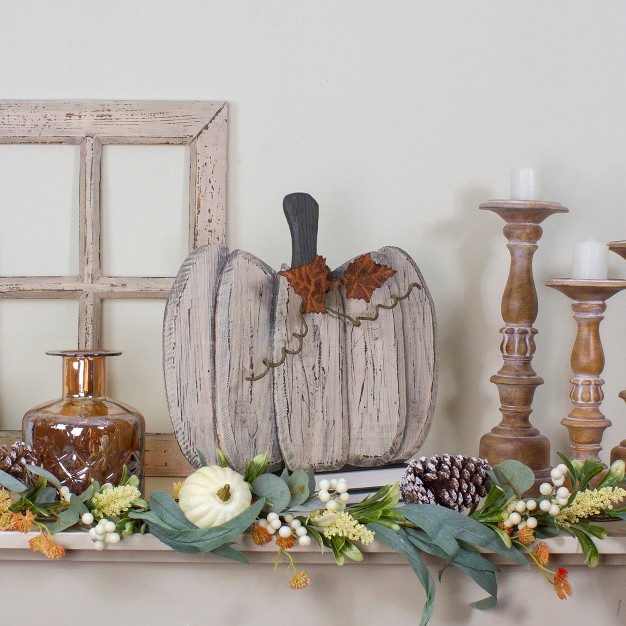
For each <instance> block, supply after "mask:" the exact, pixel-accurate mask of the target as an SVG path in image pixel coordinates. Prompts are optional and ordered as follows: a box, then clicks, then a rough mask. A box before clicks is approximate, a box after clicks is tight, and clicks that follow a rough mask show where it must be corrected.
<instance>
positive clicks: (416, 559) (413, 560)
mask: <svg viewBox="0 0 626 626" xmlns="http://www.w3.org/2000/svg"><path fill="white" fill-rule="evenodd" d="M367 528H369V530H371V531H373V532H374V534H375V535H376V539H377V540H378V541H381V542H382V543H384V544H385V545H387V546H389V547H390V548H391V549H392V550H394V551H395V552H397V553H398V554H401V555H402V556H404V557H405V558H406V560H407V561H408V562H409V564H410V565H411V567H412V569H413V571H414V572H415V574H416V576H417V578H418V580H419V581H420V583H421V585H422V587H423V588H424V591H425V592H426V603H425V604H424V609H423V611H422V620H421V622H420V626H425V625H426V624H428V622H429V620H430V618H431V616H432V613H433V608H434V601H435V581H434V580H433V577H432V575H431V573H430V572H429V571H428V568H427V567H426V566H425V565H424V562H423V561H422V559H421V557H420V554H419V552H418V551H417V550H416V548H415V546H414V545H413V544H412V543H411V542H410V541H409V539H408V538H407V535H406V532H405V531H404V529H400V530H399V531H397V532H396V531H393V530H390V529H389V528H387V527H386V526H381V525H380V524H367Z"/></svg>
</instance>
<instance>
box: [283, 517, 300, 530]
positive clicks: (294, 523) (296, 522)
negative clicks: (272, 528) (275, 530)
mask: <svg viewBox="0 0 626 626" xmlns="http://www.w3.org/2000/svg"><path fill="white" fill-rule="evenodd" d="M292 517H293V516H292ZM285 521H288V520H285ZM289 526H291V527H292V528H293V529H294V530H295V529H296V528H298V527H300V526H302V522H301V521H300V520H299V519H292V520H291V524H289Z"/></svg>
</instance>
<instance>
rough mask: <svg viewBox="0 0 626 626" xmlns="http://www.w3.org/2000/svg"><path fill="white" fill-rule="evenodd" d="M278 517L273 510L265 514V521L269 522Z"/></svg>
mask: <svg viewBox="0 0 626 626" xmlns="http://www.w3.org/2000/svg"><path fill="white" fill-rule="evenodd" d="M275 519H278V513H276V512H275V511H272V512H271V513H268V514H267V521H268V522H271V521H272V520H275Z"/></svg>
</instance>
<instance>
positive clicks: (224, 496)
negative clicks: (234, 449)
mask: <svg viewBox="0 0 626 626" xmlns="http://www.w3.org/2000/svg"><path fill="white" fill-rule="evenodd" d="M219 456H220V466H213V468H211V471H203V468H204V469H205V470H206V469H207V464H206V462H205V461H204V459H203V458H202V457H201V455H199V458H200V460H201V463H202V466H203V467H201V468H200V470H198V471H197V472H195V473H194V474H192V475H191V476H190V477H188V478H187V480H186V481H185V482H184V483H178V484H176V485H174V493H173V494H172V495H169V494H167V493H165V492H163V491H155V492H153V493H152V495H151V497H150V499H149V500H148V501H146V500H144V499H143V498H142V496H141V493H140V492H139V489H138V480H137V478H136V477H135V476H129V475H128V474H127V472H126V471H124V473H123V476H122V479H121V481H120V483H119V484H117V485H112V484H110V483H107V484H104V485H100V484H99V483H97V482H93V483H92V484H91V485H90V486H89V488H88V489H86V490H85V491H84V492H83V493H81V494H73V493H70V492H69V490H68V489H67V488H66V487H63V486H62V485H61V483H60V482H59V481H58V479H57V478H56V477H55V476H53V475H52V474H51V473H50V472H49V471H47V470H46V469H45V468H42V467H38V466H36V465H29V464H26V466H25V470H26V472H27V479H25V480H20V479H18V478H16V477H14V476H12V475H10V474H9V473H6V472H4V471H0V485H1V487H0V530H5V531H18V532H30V531H34V530H35V529H37V530H38V531H39V533H38V534H37V535H35V536H34V537H33V538H31V539H30V541H29V545H30V547H31V548H32V549H33V550H34V551H37V552H41V553H42V554H43V555H45V556H46V557H48V558H51V559H54V558H60V557H62V556H63V555H64V553H65V549H64V548H63V547H62V546H59V545H57V544H56V543H55V542H54V534H55V533H59V532H63V531H69V530H74V531H82V532H84V533H85V534H86V536H88V537H89V539H90V540H91V541H92V542H93V546H94V548H95V549H97V550H103V549H106V547H107V545H108V544H116V543H119V542H120V541H121V540H122V539H123V538H124V537H126V536H129V535H132V534H135V533H146V532H149V533H151V534H152V535H154V536H155V537H156V538H157V539H159V540H160V541H162V542H163V543H165V544H167V545H168V546H170V547H172V548H173V549H174V550H177V551H179V552H191V553H208V552H211V553H213V554H216V555H218V556H221V557H224V558H227V559H232V560H235V561H239V562H242V563H247V562H248V559H247V557H246V556H245V554H243V553H242V552H241V551H240V550H237V549H236V548H235V547H233V545H232V544H233V543H235V542H237V540H240V539H241V537H242V536H243V535H244V534H247V535H249V536H251V538H252V540H253V541H254V542H255V543H256V544H258V545H263V544H269V543H270V542H274V544H275V545H276V562H275V565H274V567H275V569H276V568H278V567H279V565H281V563H282V564H284V565H286V566H287V567H288V569H289V572H290V578H289V582H288V584H289V586H290V587H291V588H293V589H304V588H306V587H308V586H309V585H310V584H311V582H312V581H311V577H310V576H309V574H308V572H307V571H306V570H299V569H298V567H297V565H296V558H295V557H296V556H297V552H298V546H303V547H306V546H309V545H311V544H312V543H313V542H315V543H316V544H317V546H318V547H319V549H320V550H321V551H322V552H328V553H330V554H332V556H333V558H334V560H335V562H336V563H337V565H343V564H344V562H345V559H350V560H353V561H362V560H364V559H365V558H366V557H367V551H366V550H365V551H364V550H362V547H363V546H367V545H368V544H370V543H372V542H373V541H374V540H376V541H380V542H382V543H384V544H386V545H387V546H388V547H389V548H391V549H392V550H394V551H395V552H397V553H399V554H401V555H402V556H404V557H405V558H406V560H407V561H408V563H409V564H410V566H411V568H412V569H413V571H414V572H415V574H416V576H417V579H418V581H419V583H420V584H421V585H422V587H423V588H424V590H425V592H426V603H425V605H424V607H423V611H422V620H421V624H427V623H428V621H429V620H430V617H431V615H432V612H433V609H434V601H435V579H434V578H433V575H432V574H431V572H430V570H429V569H428V568H427V566H426V565H425V563H424V559H423V557H424V554H428V555H431V556H432V557H435V559H436V560H437V561H439V562H440V564H441V570H440V572H439V577H440V578H441V576H442V575H443V573H444V571H445V570H446V569H447V568H448V567H449V566H453V567H456V568H457V569H459V570H460V571H462V572H463V573H465V574H467V575H468V576H470V577H471V578H472V579H473V580H474V581H475V582H476V584H477V585H478V586H479V587H481V588H482V589H483V590H484V591H485V592H486V593H487V596H486V597H485V598H484V599H483V600H480V601H478V602H475V603H473V605H472V606H474V607H475V608H477V609H488V608H491V607H493V606H495V605H496V603H497V580H496V573H497V571H498V569H497V568H496V566H495V565H494V564H493V563H492V562H491V561H489V560H488V559H487V558H485V556H484V552H482V551H485V550H486V551H488V552H492V553H496V554H499V555H501V556H503V557H505V558H506V559H508V560H509V561H511V562H512V563H514V564H517V565H519V566H520V567H525V568H530V567H531V566H535V567H536V568H537V569H538V570H539V571H540V572H541V574H542V575H543V576H544V577H545V578H546V580H547V581H548V582H549V583H550V584H551V585H553V586H554V589H555V592H556V595H557V596H558V597H559V598H561V599H566V598H567V597H568V596H569V595H571V594H572V587H571V584H570V582H569V580H568V572H567V570H566V569H565V568H558V569H556V570H552V569H550V567H549V559H550V555H549V552H548V548H547V546H546V544H545V543H544V542H543V541H542V539H544V538H546V537H551V536H555V535H558V534H569V535H571V536H573V537H575V538H576V539H577V541H578V542H579V543H580V546H581V548H582V551H583V553H584V556H585V561H586V563H587V565H589V567H595V566H596V565H597V564H598V562H599V552H598V549H597V546H596V544H595V541H594V540H595V539H603V538H604V537H605V536H606V531H605V530H604V529H603V528H602V527H600V526H598V525H597V524H595V523H594V519H597V518H598V516H603V517H604V518H605V519H615V518H621V519H626V507H622V508H619V507H617V504H618V503H620V502H623V501H624V499H625V498H626V490H624V489H623V487H622V486H623V484H624V462H623V461H617V462H615V463H614V464H613V465H612V466H611V468H610V469H609V470H608V472H606V473H605V475H604V476H603V477H602V479H601V480H598V477H599V475H600V474H601V473H602V472H603V471H605V468H604V466H603V465H602V464H601V463H600V462H599V461H597V460H595V459H587V460H586V461H585V462H581V461H570V460H569V459H567V458H566V457H564V456H563V455H559V456H560V458H561V460H562V463H561V464H560V465H559V466H557V467H556V468H554V470H552V474H551V482H546V483H544V484H542V485H541V486H540V492H541V496H540V497H524V496H523V494H525V493H526V492H528V491H529V490H530V489H531V488H532V487H533V484H534V475H533V472H532V471H531V470H530V469H529V468H528V467H526V466H525V465H523V464H522V463H520V462H518V461H513V460H510V461H505V462H503V463H501V464H499V465H497V466H495V467H494V468H493V469H491V470H488V471H487V470H485V472H486V476H487V477H486V479H485V488H486V490H487V492H486V497H484V498H482V499H481V500H479V501H476V500H478V499H471V502H473V503H474V504H473V505H472V506H471V507H470V508H469V509H467V510H465V511H460V510H455V509H458V508H460V503H462V501H463V499H462V498H459V499H458V500H454V499H452V500H451V499H450V498H449V497H443V499H442V502H443V504H439V503H427V504H424V503H415V504H413V503H404V502H402V501H401V491H400V484H399V483H395V484H390V485H386V486H384V487H382V488H381V489H380V490H379V491H377V492H376V493H374V494H373V495H371V496H369V497H367V498H365V499H364V500H362V501H360V502H355V503H350V493H349V490H348V489H349V487H348V484H347V482H346V480H345V479H342V478H339V479H333V480H327V479H322V480H320V481H319V485H316V481H315V476H314V473H313V471H312V470H296V471H294V472H289V471H288V470H284V471H283V472H282V474H280V475H277V474H272V473H268V471H267V464H268V458H269V455H268V454H261V455H258V456H256V457H255V458H254V459H252V461H250V463H249V464H248V465H247V467H246V470H245V473H244V475H243V476H240V475H238V476H237V481H234V480H233V479H232V478H230V479H229V478H224V479H223V480H230V482H232V483H233V484H232V485H231V484H230V482H229V483H226V482H225V483H224V484H220V478H219V476H220V471H219V469H220V468H226V467H228V464H227V462H226V459H225V458H224V456H223V455H221V453H220V455H219ZM456 458H457V460H458V462H457V463H456V465H455V462H454V458H453V457H450V456H449V455H444V457H443V463H444V465H445V464H446V463H447V464H448V465H449V466H450V467H452V468H454V467H457V468H458V467H463V469H467V466H468V464H471V465H472V466H475V465H479V466H481V476H482V467H483V466H485V467H486V463H485V462H484V460H477V459H476V460H471V461H468V460H467V457H456ZM461 460H462V462H461ZM474 461H476V463H474ZM479 461H480V463H479ZM416 463H417V465H414V466H413V469H412V470H410V471H411V475H410V477H409V478H410V480H408V481H403V484H410V486H411V489H415V486H416V480H417V479H419V478H420V476H421V473H420V472H418V474H419V475H418V474H416V470H415V468H416V467H418V468H421V470H424V471H425V474H424V475H425V480H426V482H428V480H431V483H430V484H432V481H433V480H435V479H436V478H437V477H436V476H435V475H434V474H433V475H432V476H430V475H429V474H428V471H431V470H429V468H435V469H436V470H437V471H439V472H441V471H442V470H441V466H442V457H433V459H431V460H428V459H426V458H425V457H422V458H421V459H419V461H417V462H416ZM421 470H420V471H421ZM432 471H434V470H432ZM199 472H200V473H202V474H203V477H202V478H203V480H206V476H204V475H210V476H211V480H212V481H213V483H215V484H214V485H213V486H212V487H211V488H210V489H208V490H207V491H206V493H204V492H203V491H202V490H201V489H200V491H199V490H198V485H199V484H201V482H198V479H199V478H200V477H199V476H197V474H198V473H199ZM422 473H423V472H422ZM224 476H231V477H232V476H233V471H232V470H231V469H228V470H227V472H224ZM216 477H217V478H216ZM461 478H463V477H462V476H461ZM466 478H467V477H466ZM453 479H455V480H456V477H454V476H453ZM594 479H595V480H594ZM592 481H593V484H594V487H593V488H592V487H591V485H592ZM235 482H237V484H235ZM213 483H212V484H213ZM457 483H458V481H457ZM481 488H482V479H481ZM237 489H240V490H241V489H243V490H244V491H245V493H246V494H248V493H249V494H251V502H250V505H249V506H246V505H245V503H244V507H241V506H237V507H233V502H232V499H234V498H235V497H236V496H241V493H243V492H240V493H236V490H237ZM247 490H249V492H248V491H247ZM246 497H250V495H248V496H246ZM465 501H470V500H467V499H466V500H465ZM435 502H437V500H436V499H435ZM446 503H447V505H446ZM451 504H452V505H453V506H451ZM198 507H203V508H202V510H201V512H202V513H203V515H202V516H201V517H198V515H197V514H198ZM211 507H214V508H215V509H219V510H216V511H214V512H215V513H219V515H215V516H214V515H213V514H212V508H211ZM242 508H243V510H242ZM192 512H193V515H192ZM224 515H226V518H225V517H224ZM190 518H192V519H194V520H195V521H196V522H197V524H201V526H203V527H199V526H198V525H197V524H196V523H194V522H192V521H190ZM214 518H215V519H220V520H223V519H227V521H225V522H223V523H220V524H219V525H211V520H212V519H214ZM200 519H202V520H203V521H202V522H200V521H199V520H200Z"/></svg>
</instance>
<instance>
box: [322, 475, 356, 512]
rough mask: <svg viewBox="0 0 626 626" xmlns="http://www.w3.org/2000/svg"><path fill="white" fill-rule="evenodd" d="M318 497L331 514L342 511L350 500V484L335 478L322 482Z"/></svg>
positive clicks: (343, 479)
mask: <svg viewBox="0 0 626 626" xmlns="http://www.w3.org/2000/svg"><path fill="white" fill-rule="evenodd" d="M317 497H318V498H319V499H320V500H321V501H322V502H323V503H324V504H325V505H326V510H328V511H331V512H337V511H342V510H343V509H345V508H346V503H347V502H348V500H349V499H350V494H349V493H348V483H347V482H346V479H345V478H339V479H337V478H333V479H332V480H327V479H325V478H323V479H322V480H320V489H319V491H318V493H317Z"/></svg>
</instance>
